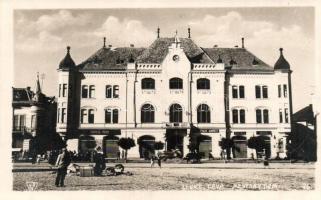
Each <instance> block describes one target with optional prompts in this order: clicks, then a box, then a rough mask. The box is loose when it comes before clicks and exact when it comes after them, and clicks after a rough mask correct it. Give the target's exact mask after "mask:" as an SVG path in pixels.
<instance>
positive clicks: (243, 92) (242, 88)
mask: <svg viewBox="0 0 321 200" xmlns="http://www.w3.org/2000/svg"><path fill="white" fill-rule="evenodd" d="M239 89H240V91H239V92H240V98H241V99H244V98H245V91H244V86H243V85H240V87H239Z"/></svg>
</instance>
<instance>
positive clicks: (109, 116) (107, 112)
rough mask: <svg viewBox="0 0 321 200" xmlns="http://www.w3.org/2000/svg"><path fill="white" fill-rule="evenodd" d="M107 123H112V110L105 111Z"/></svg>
mask: <svg viewBox="0 0 321 200" xmlns="http://www.w3.org/2000/svg"><path fill="white" fill-rule="evenodd" d="M105 123H106V124H110V123H111V110H110V109H106V110H105Z"/></svg>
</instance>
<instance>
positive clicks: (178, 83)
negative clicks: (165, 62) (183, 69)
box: [169, 78, 183, 89]
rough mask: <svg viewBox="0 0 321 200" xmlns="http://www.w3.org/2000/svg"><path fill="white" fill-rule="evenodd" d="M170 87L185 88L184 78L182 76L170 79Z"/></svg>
mask: <svg viewBox="0 0 321 200" xmlns="http://www.w3.org/2000/svg"><path fill="white" fill-rule="evenodd" d="M169 89H183V80H182V79H181V78H171V79H170V80H169Z"/></svg>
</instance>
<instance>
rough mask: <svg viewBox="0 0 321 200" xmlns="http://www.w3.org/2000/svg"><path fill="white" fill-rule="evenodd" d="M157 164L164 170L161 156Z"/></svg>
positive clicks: (158, 157)
mask: <svg viewBox="0 0 321 200" xmlns="http://www.w3.org/2000/svg"><path fill="white" fill-rule="evenodd" d="M157 164H158V167H159V168H162V159H161V157H160V156H157Z"/></svg>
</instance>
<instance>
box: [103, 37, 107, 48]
mask: <svg viewBox="0 0 321 200" xmlns="http://www.w3.org/2000/svg"><path fill="white" fill-rule="evenodd" d="M103 48H106V37H104V45H103Z"/></svg>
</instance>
